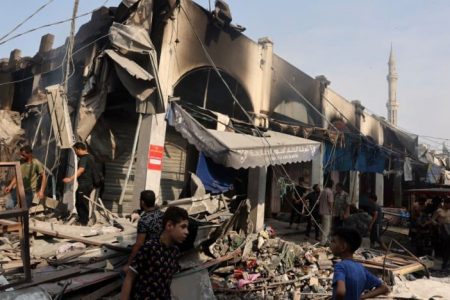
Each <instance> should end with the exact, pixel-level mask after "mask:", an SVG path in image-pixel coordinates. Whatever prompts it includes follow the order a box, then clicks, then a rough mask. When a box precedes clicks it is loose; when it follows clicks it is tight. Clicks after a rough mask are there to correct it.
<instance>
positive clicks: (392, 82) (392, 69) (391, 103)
mask: <svg viewBox="0 0 450 300" xmlns="http://www.w3.org/2000/svg"><path fill="white" fill-rule="evenodd" d="M388 66H389V74H388V76H387V81H388V85H389V100H388V103H387V104H386V107H387V110H388V121H389V122H390V123H391V124H393V125H397V109H398V102H397V79H398V75H397V68H396V66H395V57H394V51H393V50H392V45H391V54H390V55H389V62H388Z"/></svg>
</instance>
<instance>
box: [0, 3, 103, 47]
mask: <svg viewBox="0 0 450 300" xmlns="http://www.w3.org/2000/svg"><path fill="white" fill-rule="evenodd" d="M52 1H54V0H52ZM108 1H109V0H105V2H103V4H102V6H104V5H105V4H106V3H107V2H108ZM96 10H97V9H93V10H91V11H88V12H85V13H82V14H80V15H77V16H76V17H75V18H76V19H78V18H82V17H85V16H88V15H90V14H92V13H93V12H94V11H96ZM70 21H72V18H69V19H64V20H60V21H56V22H53V23H49V24H44V25H41V26H38V27H35V28H32V29H29V30H26V31H23V32H21V33H18V34H16V35H14V36H12V37H10V38H8V39H6V40H3V38H2V39H0V45H3V44H5V43H7V42H9V41H11V40H14V39H16V38H18V37H21V36H23V35H26V34H28V33H31V32H34V31H37V30H39V29H43V28H47V27H51V26H55V25H60V24H64V23H67V22H70Z"/></svg>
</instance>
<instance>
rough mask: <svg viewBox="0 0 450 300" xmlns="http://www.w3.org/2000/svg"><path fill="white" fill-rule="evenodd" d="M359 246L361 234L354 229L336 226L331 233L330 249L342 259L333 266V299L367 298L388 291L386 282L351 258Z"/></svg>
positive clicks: (353, 299) (351, 299)
mask: <svg viewBox="0 0 450 300" xmlns="http://www.w3.org/2000/svg"><path fill="white" fill-rule="evenodd" d="M359 246H361V236H360V235H359V233H358V232H357V231H356V230H355V229H352V228H346V227H341V228H337V229H336V231H335V232H334V233H333V235H332V238H331V245H330V248H331V251H332V252H333V255H335V256H337V257H340V258H341V259H342V261H341V262H339V263H337V264H336V265H335V266H334V277H333V299H345V300H356V299H367V298H372V297H375V296H378V295H381V294H386V293H388V292H389V288H388V287H387V285H386V284H384V283H382V282H381V280H380V279H378V278H377V277H375V276H374V275H373V274H371V273H370V272H369V271H367V269H365V268H364V267H363V266H362V265H361V264H360V263H358V262H355V261H354V260H353V253H354V252H355V251H356V250H357V249H358V248H359ZM364 291H367V292H366V293H365V294H363V292H364Z"/></svg>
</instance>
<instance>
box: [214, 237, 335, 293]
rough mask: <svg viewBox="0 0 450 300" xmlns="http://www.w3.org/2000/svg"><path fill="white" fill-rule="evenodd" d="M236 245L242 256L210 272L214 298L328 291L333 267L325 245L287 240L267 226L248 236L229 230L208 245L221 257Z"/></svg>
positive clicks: (234, 248)
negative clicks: (241, 249) (231, 263)
mask: <svg viewBox="0 0 450 300" xmlns="http://www.w3.org/2000/svg"><path fill="white" fill-rule="evenodd" d="M238 248H243V254H242V256H241V258H239V259H235V260H233V265H231V266H230V265H228V266H225V267H221V268H217V269H215V270H213V272H212V275H211V283H212V286H213V289H214V291H215V295H216V297H217V299H228V298H230V295H232V296H231V298H232V299H233V297H237V298H239V297H240V296H238V295H241V296H242V295H244V294H245V299H274V298H279V299H294V296H295V295H297V296H298V295H299V294H300V293H307V294H311V295H315V294H317V295H323V294H330V293H331V290H332V287H331V280H332V274H333V272H332V268H333V267H332V261H331V259H332V255H331V253H330V251H329V249H328V248H324V247H321V246H317V245H312V244H309V243H302V244H295V243H291V242H287V241H284V240H282V239H280V238H278V237H275V236H274V235H273V230H271V229H270V228H268V229H267V230H264V231H261V232H260V233H258V234H250V235H248V236H245V235H244V234H242V233H237V232H235V231H231V232H229V233H228V234H227V235H226V236H224V237H223V238H221V239H218V240H217V241H216V243H214V244H213V245H211V247H210V251H211V252H212V253H213V255H214V256H216V257H220V256H223V255H225V254H228V253H229V252H232V251H235V250H236V249H238ZM318 262H321V263H322V264H321V266H320V265H319V264H318Z"/></svg>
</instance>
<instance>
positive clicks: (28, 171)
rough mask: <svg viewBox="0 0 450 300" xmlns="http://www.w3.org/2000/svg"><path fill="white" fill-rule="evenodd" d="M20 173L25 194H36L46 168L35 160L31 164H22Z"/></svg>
mask: <svg viewBox="0 0 450 300" xmlns="http://www.w3.org/2000/svg"><path fill="white" fill-rule="evenodd" d="M20 171H21V172H22V179H23V187H24V188H25V192H27V191H32V192H33V193H35V192H36V191H37V190H38V181H39V177H40V176H41V174H42V172H44V166H43V165H42V163H41V162H40V161H39V160H37V159H35V158H33V159H32V160H31V162H23V163H21V164H20Z"/></svg>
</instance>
